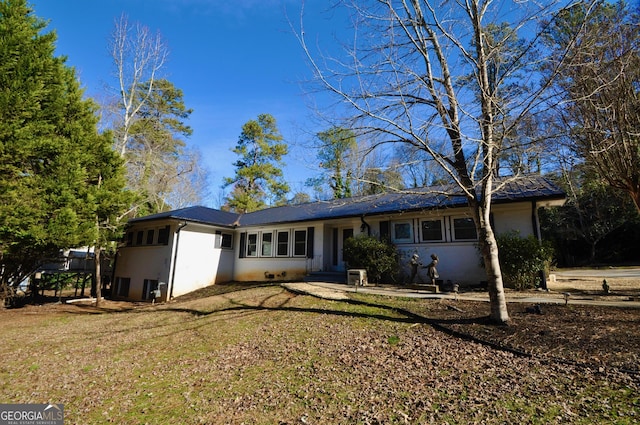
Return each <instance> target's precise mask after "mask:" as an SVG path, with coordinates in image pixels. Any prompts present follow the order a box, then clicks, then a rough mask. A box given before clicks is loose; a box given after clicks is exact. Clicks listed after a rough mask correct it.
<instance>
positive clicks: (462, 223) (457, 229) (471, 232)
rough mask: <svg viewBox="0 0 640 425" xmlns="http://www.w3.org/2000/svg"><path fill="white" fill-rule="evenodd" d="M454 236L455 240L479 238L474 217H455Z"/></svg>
mask: <svg viewBox="0 0 640 425" xmlns="http://www.w3.org/2000/svg"><path fill="white" fill-rule="evenodd" d="M453 237H454V239H455V240H457V241H459V240H475V239H478V235H477V233H476V225H475V223H474V221H473V219H472V218H467V217H464V218H463V217H461V218H454V219H453Z"/></svg>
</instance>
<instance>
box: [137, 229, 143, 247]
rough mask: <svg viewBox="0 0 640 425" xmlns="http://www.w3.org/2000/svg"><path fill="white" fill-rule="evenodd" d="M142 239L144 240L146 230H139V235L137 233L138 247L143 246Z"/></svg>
mask: <svg viewBox="0 0 640 425" xmlns="http://www.w3.org/2000/svg"><path fill="white" fill-rule="evenodd" d="M142 238H144V230H138V233H136V245H142Z"/></svg>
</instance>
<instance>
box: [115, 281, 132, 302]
mask: <svg viewBox="0 0 640 425" xmlns="http://www.w3.org/2000/svg"><path fill="white" fill-rule="evenodd" d="M130 284H131V278H130V277H116V294H118V296H120V297H128V296H129V286H130Z"/></svg>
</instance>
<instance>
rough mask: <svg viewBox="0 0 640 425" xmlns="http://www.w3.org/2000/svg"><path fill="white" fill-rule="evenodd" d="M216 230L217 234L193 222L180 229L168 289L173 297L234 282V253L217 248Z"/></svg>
mask: <svg viewBox="0 0 640 425" xmlns="http://www.w3.org/2000/svg"><path fill="white" fill-rule="evenodd" d="M216 230H218V231H220V230H219V229H216V228H213V227H211V226H204V225H198V224H194V223H189V224H188V225H187V226H185V227H182V228H181V229H180V231H179V234H178V235H177V236H176V240H177V253H176V255H175V265H174V267H175V272H173V276H172V280H171V283H172V288H171V289H170V290H171V295H172V296H173V297H177V296H180V295H183V294H186V293H189V292H192V291H195V290H197V289H201V288H204V287H207V286H210V285H213V284H215V283H221V282H228V281H231V280H233V271H234V270H233V252H234V251H233V249H224V248H222V247H220V246H219V243H218V246H217V245H216V237H219V236H217V235H216ZM224 232H225V233H227V232H228V231H224ZM228 233H231V232H228Z"/></svg>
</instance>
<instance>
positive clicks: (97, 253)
mask: <svg viewBox="0 0 640 425" xmlns="http://www.w3.org/2000/svg"><path fill="white" fill-rule="evenodd" d="M93 253H94V257H93V258H94V259H95V260H94V261H95V263H96V264H95V266H96V267H95V279H96V307H100V303H101V298H102V275H101V273H102V271H101V267H100V266H101V264H100V263H101V261H102V248H100V247H99V246H97V245H96V246H95V247H94V252H93Z"/></svg>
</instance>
